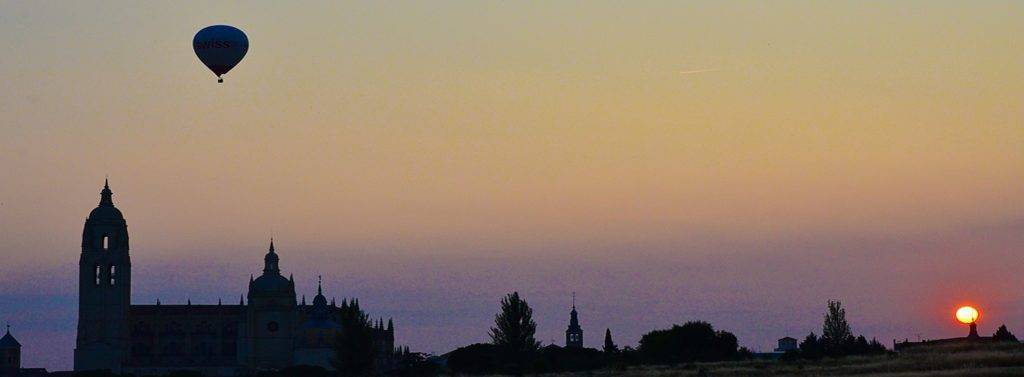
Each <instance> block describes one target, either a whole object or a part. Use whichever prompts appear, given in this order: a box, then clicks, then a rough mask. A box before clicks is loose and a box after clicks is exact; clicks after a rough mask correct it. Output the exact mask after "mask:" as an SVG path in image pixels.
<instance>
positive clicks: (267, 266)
mask: <svg viewBox="0 0 1024 377" xmlns="http://www.w3.org/2000/svg"><path fill="white" fill-rule="evenodd" d="M279 261H280V258H279V257H278V256H277V253H275V252H274V238H273V237H271V238H270V251H268V252H267V256H265V257H263V274H264V275H266V274H275V275H280V274H281V269H280V268H279V267H278V262H279Z"/></svg>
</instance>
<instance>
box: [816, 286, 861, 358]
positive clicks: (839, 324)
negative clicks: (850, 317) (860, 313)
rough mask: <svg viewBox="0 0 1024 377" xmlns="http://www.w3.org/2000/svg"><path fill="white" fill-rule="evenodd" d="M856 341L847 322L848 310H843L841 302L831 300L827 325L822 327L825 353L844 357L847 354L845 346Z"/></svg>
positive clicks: (822, 341) (826, 315)
mask: <svg viewBox="0 0 1024 377" xmlns="http://www.w3.org/2000/svg"><path fill="white" fill-rule="evenodd" d="M855 341H856V340H855V339H854V338H853V333H852V331H850V324H849V323H847V322H846V309H843V303H841V302H839V300H829V301H828V313H825V323H824V324H823V325H822V326H821V345H822V348H824V351H825V353H826V354H828V355H836V356H838V355H842V354H844V353H845V352H844V351H845V348H846V347H845V346H846V345H847V344H850V343H853V342H855Z"/></svg>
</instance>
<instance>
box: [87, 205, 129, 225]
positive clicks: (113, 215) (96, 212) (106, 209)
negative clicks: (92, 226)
mask: <svg viewBox="0 0 1024 377" xmlns="http://www.w3.org/2000/svg"><path fill="white" fill-rule="evenodd" d="M89 220H93V221H97V220H98V221H109V220H124V215H122V214H121V210H119V209H117V207H114V206H102V205H101V206H99V207H96V208H94V209H93V210H92V212H89Z"/></svg>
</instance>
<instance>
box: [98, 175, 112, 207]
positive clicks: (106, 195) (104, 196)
mask: <svg viewBox="0 0 1024 377" xmlns="http://www.w3.org/2000/svg"><path fill="white" fill-rule="evenodd" d="M113 196H114V193H113V192H111V191H110V179H108V178H104V179H103V191H100V205H101V206H113V205H114V199H113Z"/></svg>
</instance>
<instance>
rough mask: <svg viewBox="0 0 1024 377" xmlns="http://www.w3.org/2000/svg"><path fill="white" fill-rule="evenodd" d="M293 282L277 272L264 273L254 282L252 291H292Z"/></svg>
mask: <svg viewBox="0 0 1024 377" xmlns="http://www.w3.org/2000/svg"><path fill="white" fill-rule="evenodd" d="M291 287H292V286H291V282H289V281H288V279H287V278H285V277H284V276H281V275H276V274H263V275H260V277H258V278H256V280H254V281H253V282H252V292H253V293H257V292H266V293H271V292H290V291H291Z"/></svg>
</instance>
